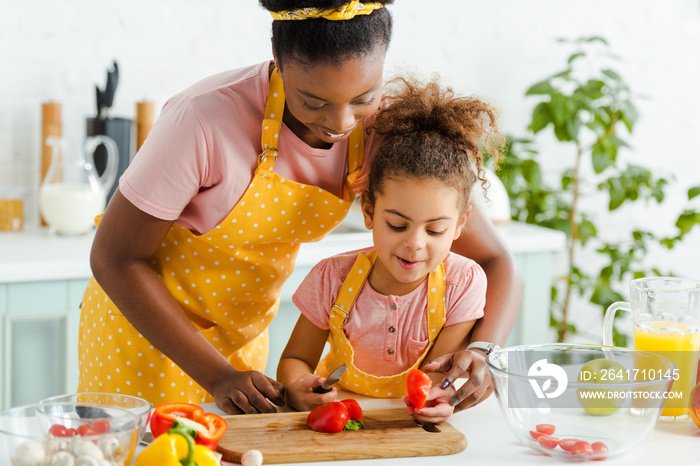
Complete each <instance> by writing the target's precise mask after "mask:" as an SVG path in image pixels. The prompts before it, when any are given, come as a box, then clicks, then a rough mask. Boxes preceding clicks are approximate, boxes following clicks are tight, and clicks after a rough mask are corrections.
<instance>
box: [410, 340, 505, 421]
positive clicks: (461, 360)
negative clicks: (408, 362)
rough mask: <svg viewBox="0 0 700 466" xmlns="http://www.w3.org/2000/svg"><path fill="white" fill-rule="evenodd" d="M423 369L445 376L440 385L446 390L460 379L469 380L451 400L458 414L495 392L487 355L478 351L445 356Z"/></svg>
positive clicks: (465, 351)
mask: <svg viewBox="0 0 700 466" xmlns="http://www.w3.org/2000/svg"><path fill="white" fill-rule="evenodd" d="M422 369H423V370H424V371H425V372H440V373H442V374H445V377H444V378H443V379H442V382H441V383H440V385H441V387H442V388H444V389H448V387H450V386H451V385H452V384H453V383H454V382H455V380H457V379H459V378H463V379H467V381H466V382H465V383H464V385H462V386H461V387H460V388H459V389H457V391H456V392H455V393H454V394H453V395H452V397H451V398H449V400H450V404H451V405H452V406H454V411H455V412H456V413H458V412H460V411H462V410H464V409H467V408H471V407H472V406H475V405H477V404H479V403H481V402H482V401H484V400H485V399H486V398H488V397H489V395H491V393H492V392H493V386H492V385H491V377H490V376H489V373H488V369H487V367H486V355H485V354H484V353H483V352H482V351H481V350H478V349H471V350H464V351H457V352H456V353H452V354H445V355H443V356H440V357H439V358H436V359H434V360H432V361H430V362H429V363H427V364H425V365H423V367H422ZM433 388H434V387H433ZM431 393H432V389H431ZM428 398H430V395H428Z"/></svg>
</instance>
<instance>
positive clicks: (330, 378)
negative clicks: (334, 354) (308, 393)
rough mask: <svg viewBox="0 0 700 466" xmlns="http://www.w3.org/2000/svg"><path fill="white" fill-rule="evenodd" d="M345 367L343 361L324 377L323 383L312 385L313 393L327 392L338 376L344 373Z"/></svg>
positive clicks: (337, 379) (336, 381)
mask: <svg viewBox="0 0 700 466" xmlns="http://www.w3.org/2000/svg"><path fill="white" fill-rule="evenodd" d="M345 369H347V366H346V365H345V363H343V364H341V365H340V366H338V367H337V368H336V369H335V370H334V371H333V372H331V374H330V375H329V376H328V377H326V381H325V382H323V385H318V386H316V387H314V390H313V391H314V393H328V392H330V391H331V388H332V387H333V385H335V384H336V383H338V381H339V380H340V378H341V377H342V376H343V374H344V373H345Z"/></svg>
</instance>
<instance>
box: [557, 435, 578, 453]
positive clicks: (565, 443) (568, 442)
mask: <svg viewBox="0 0 700 466" xmlns="http://www.w3.org/2000/svg"><path fill="white" fill-rule="evenodd" d="M576 442H578V439H577V438H565V439H561V440H559V446H560V447H561V449H562V450H564V451H571V449H572V448H574V444H575V443H576Z"/></svg>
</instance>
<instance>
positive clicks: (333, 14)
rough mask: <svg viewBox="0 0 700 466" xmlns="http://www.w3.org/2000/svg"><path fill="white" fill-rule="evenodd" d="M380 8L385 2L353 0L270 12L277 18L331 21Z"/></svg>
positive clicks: (350, 17)
mask: <svg viewBox="0 0 700 466" xmlns="http://www.w3.org/2000/svg"><path fill="white" fill-rule="evenodd" d="M378 8H384V4H383V3H378V2H374V3H360V0H351V1H350V3H346V4H345V5H343V6H341V7H339V8H335V9H327V10H321V9H319V8H313V7H310V8H297V9H296V10H285V11H271V12H270V14H271V15H272V17H273V18H274V19H277V20H299V19H312V18H324V19H329V20H331V21H338V20H345V19H352V18H354V17H355V16H357V15H369V14H371V13H372V12H373V11H374V10H376V9H378Z"/></svg>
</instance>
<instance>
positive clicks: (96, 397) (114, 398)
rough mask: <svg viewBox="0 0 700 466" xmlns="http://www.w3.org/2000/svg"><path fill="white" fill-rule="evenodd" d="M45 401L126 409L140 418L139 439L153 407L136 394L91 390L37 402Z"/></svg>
mask: <svg viewBox="0 0 700 466" xmlns="http://www.w3.org/2000/svg"><path fill="white" fill-rule="evenodd" d="M45 403H91V404H100V405H105V406H116V407H119V408H123V409H126V410H128V411H131V412H132V413H134V414H135V415H136V416H138V418H139V419H140V420H141V424H140V426H139V440H141V438H142V437H143V433H144V432H145V429H146V426H147V425H148V421H149V417H150V415H151V408H152V407H153V405H152V404H151V403H150V402H148V401H146V400H144V399H143V398H138V397H136V396H130V395H119V394H117V393H93V392H86V393H73V394H67V395H58V396H52V397H51V398H46V399H44V400H42V401H40V402H39V404H45Z"/></svg>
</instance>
